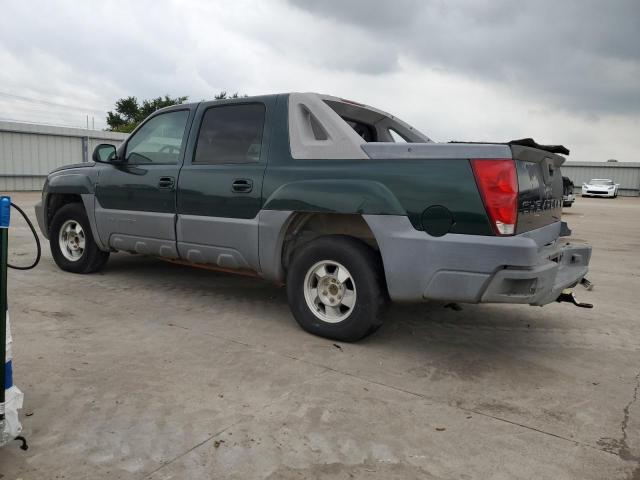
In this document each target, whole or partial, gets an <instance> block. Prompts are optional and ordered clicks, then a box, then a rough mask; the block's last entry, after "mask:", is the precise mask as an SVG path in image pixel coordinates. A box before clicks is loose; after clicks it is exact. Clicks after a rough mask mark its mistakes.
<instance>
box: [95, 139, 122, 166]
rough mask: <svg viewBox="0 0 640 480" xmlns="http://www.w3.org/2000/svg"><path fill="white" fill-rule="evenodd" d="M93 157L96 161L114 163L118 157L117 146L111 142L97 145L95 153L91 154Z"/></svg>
mask: <svg viewBox="0 0 640 480" xmlns="http://www.w3.org/2000/svg"><path fill="white" fill-rule="evenodd" d="M91 158H92V159H93V161H94V162H98V163H113V161H114V160H115V159H116V158H117V156H116V147H114V146H113V145H111V144H109V143H101V144H100V145H96V148H94V149H93V155H91Z"/></svg>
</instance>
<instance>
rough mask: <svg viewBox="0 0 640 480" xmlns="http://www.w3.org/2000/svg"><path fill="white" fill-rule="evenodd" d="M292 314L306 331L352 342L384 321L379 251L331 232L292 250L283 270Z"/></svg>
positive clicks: (384, 299)
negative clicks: (293, 253)
mask: <svg viewBox="0 0 640 480" xmlns="http://www.w3.org/2000/svg"><path fill="white" fill-rule="evenodd" d="M287 297H288V299H289V306H290V308H291V311H292V313H293V316H294V317H295V319H296V320H297V322H298V323H299V324H300V326H301V327H302V328H303V329H305V330H306V331H307V332H309V333H312V334H314V335H319V336H321V337H326V338H331V339H334V340H340V341H344V342H354V341H356V340H360V339H361V338H363V337H366V336H367V335H369V334H371V333H373V332H375V331H376V330H377V329H378V328H379V327H380V326H381V325H382V319H381V316H382V309H383V307H384V305H385V303H386V299H387V293H386V289H385V286H384V281H383V273H382V265H381V262H380V258H379V256H378V255H377V254H376V252H374V251H373V250H372V249H371V248H370V247H368V246H367V245H365V244H364V243H362V242H360V241H359V240H356V239H353V238H350V237H344V236H340V235H330V236H326V237H321V238H319V239H317V240H314V241H312V242H309V243H308V244H306V245H304V246H303V247H302V248H301V249H300V250H299V251H298V252H296V253H295V255H294V257H293V261H292V262H291V266H290V268H289V271H288V275H287Z"/></svg>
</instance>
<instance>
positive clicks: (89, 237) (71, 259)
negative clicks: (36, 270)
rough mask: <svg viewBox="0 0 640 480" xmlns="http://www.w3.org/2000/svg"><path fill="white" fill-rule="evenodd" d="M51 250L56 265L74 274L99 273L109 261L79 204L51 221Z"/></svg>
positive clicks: (58, 214) (66, 209) (61, 210)
mask: <svg viewBox="0 0 640 480" xmlns="http://www.w3.org/2000/svg"><path fill="white" fill-rule="evenodd" d="M49 246H50V247H51V255H52V256H53V260H54V261H55V262H56V265H58V267H60V268H61V269H62V270H65V271H67V272H73V273H91V272H95V271H97V270H100V269H101V268H102V267H103V266H104V264H105V263H106V262H107V260H108V259H109V252H103V251H102V250H100V249H99V248H98V245H96V242H95V241H94V240H93V234H92V233H91V226H90V225H89V219H88V218H87V214H86V213H85V211H84V208H83V207H82V205H81V204H79V203H69V204H67V205H64V206H63V207H61V208H60V210H58V211H57V212H56V214H55V215H54V216H53V220H52V221H51V230H50V232H49Z"/></svg>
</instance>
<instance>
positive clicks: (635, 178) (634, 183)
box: [562, 161, 640, 196]
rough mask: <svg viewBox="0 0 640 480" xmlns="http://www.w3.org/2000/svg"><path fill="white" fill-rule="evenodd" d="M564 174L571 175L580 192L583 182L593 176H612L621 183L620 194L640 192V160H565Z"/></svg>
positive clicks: (627, 194)
mask: <svg viewBox="0 0 640 480" xmlns="http://www.w3.org/2000/svg"><path fill="white" fill-rule="evenodd" d="M562 175H564V176H566V177H569V178H570V179H571V180H572V181H573V184H574V186H575V190H576V192H580V190H581V187H582V183H583V182H588V181H589V180H591V179H592V178H610V179H611V180H613V181H614V182H615V183H619V184H620V187H619V189H618V193H619V195H625V196H638V195H639V194H640V163H638V162H570V161H568V162H565V163H564V164H563V165H562Z"/></svg>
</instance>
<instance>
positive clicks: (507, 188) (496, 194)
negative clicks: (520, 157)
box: [471, 158, 518, 235]
mask: <svg viewBox="0 0 640 480" xmlns="http://www.w3.org/2000/svg"><path fill="white" fill-rule="evenodd" d="M471 168H472V169H473V174H474V175H475V177H476V182H477V183H478V188H479V189H480V195H481V196H482V201H483V202H484V207H485V209H486V210H487V214H488V215H489V219H490V220H491V225H492V227H493V229H494V230H495V232H496V233H497V234H498V235H513V234H514V233H515V231H516V219H517V218H518V210H517V205H518V179H517V176H516V165H515V162H514V161H513V160H511V159H505V158H499V159H498V158H495V159H494V158H474V159H472V160H471Z"/></svg>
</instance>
